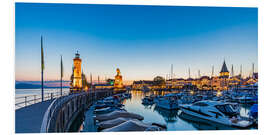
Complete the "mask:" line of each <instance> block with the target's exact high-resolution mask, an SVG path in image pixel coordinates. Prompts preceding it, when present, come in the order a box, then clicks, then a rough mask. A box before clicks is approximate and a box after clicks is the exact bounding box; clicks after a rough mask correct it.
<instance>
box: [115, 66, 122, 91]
mask: <svg viewBox="0 0 270 135" xmlns="http://www.w3.org/2000/svg"><path fill="white" fill-rule="evenodd" d="M116 72H117V74H116V76H115V78H114V88H115V89H122V88H123V87H124V85H123V80H122V75H121V74H120V73H121V72H120V69H119V68H117V69H116Z"/></svg>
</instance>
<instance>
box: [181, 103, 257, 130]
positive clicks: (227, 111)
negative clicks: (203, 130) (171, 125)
mask: <svg viewBox="0 0 270 135" xmlns="http://www.w3.org/2000/svg"><path fill="white" fill-rule="evenodd" d="M180 108H181V110H182V112H183V113H186V114H189V115H191V116H194V117H197V118H201V119H204V120H208V121H212V122H216V123H220V124H223V125H228V126H232V127H238V128H247V127H249V126H251V125H252V121H251V120H248V118H244V117H241V116H240V114H239V112H238V111H237V110H236V109H234V107H233V105H232V104H231V103H224V102H219V101H209V100H204V101H199V102H196V103H193V104H191V105H180Z"/></svg>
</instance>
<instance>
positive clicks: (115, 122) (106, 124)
mask: <svg viewBox="0 0 270 135" xmlns="http://www.w3.org/2000/svg"><path fill="white" fill-rule="evenodd" d="M130 119H132V118H123V117H119V118H116V119H112V120H107V121H102V122H100V123H98V128H99V129H106V128H111V127H114V126H117V125H119V124H121V123H124V122H126V121H128V120H130Z"/></svg>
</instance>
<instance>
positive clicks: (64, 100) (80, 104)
mask: <svg viewBox="0 0 270 135" xmlns="http://www.w3.org/2000/svg"><path fill="white" fill-rule="evenodd" d="M123 92H125V91H117V92H113V91H110V90H109V91H91V92H82V93H76V94H70V95H68V96H62V97H59V98H56V99H54V101H53V102H52V103H51V105H50V106H49V107H48V109H47V111H46V112H45V115H44V117H43V121H42V125H41V130H40V132H41V133H45V132H63V131H65V130H66V129H64V128H66V126H65V125H67V123H68V122H69V120H70V118H71V117H72V116H73V114H68V112H69V109H68V108H69V107H70V108H72V106H74V105H75V104H76V107H74V108H76V109H75V110H73V111H71V113H76V112H78V111H79V110H84V109H85V107H87V106H88V105H91V104H92V103H93V102H94V101H96V100H99V99H102V98H105V97H108V96H111V95H114V94H118V93H123ZM76 99H78V100H76ZM70 101H76V103H75V104H73V105H71V104H69V102H70ZM68 105H71V106H68ZM65 108H66V109H65ZM64 113H67V114H66V115H67V117H68V118H67V119H65V118H64V119H65V122H63V121H62V120H63V119H61V117H62V116H63V114H64ZM66 115H64V116H66ZM59 118H60V119H59ZM57 121H58V122H59V121H61V123H62V122H63V123H62V126H56V124H57ZM56 127H58V128H56ZM59 128H61V129H59Z"/></svg>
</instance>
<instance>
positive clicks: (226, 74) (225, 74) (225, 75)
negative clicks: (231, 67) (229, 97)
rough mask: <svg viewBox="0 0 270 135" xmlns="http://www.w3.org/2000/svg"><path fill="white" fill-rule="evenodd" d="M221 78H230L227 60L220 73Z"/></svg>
mask: <svg viewBox="0 0 270 135" xmlns="http://www.w3.org/2000/svg"><path fill="white" fill-rule="evenodd" d="M219 77H220V78H226V79H227V78H229V71H228V68H227V66H226V63H225V60H224V62H223V65H222V68H221V71H220V72H219Z"/></svg>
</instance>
